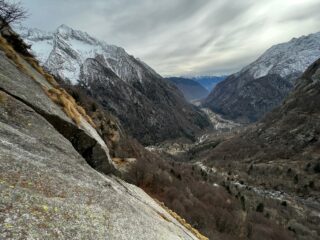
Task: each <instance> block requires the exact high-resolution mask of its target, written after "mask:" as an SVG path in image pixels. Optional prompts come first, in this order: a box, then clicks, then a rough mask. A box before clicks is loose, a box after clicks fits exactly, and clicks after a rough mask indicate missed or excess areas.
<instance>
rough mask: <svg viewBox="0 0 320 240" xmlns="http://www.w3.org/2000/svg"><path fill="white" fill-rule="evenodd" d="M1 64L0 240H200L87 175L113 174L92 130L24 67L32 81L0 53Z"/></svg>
mask: <svg viewBox="0 0 320 240" xmlns="http://www.w3.org/2000/svg"><path fill="white" fill-rule="evenodd" d="M0 61H1V64H0V79H1V81H0V160H1V161H0V239H123V240H127V239H177V240H178V239H197V238H196V237H195V236H194V235H192V233H191V232H189V231H188V230H187V229H186V228H185V227H183V226H182V225H181V224H179V223H178V221H176V220H175V219H174V218H173V217H172V216H171V215H170V214H168V213H167V212H166V211H165V210H164V209H163V208H162V207H161V206H160V205H158V204H157V203H156V202H155V201H154V200H153V199H152V198H150V197H149V196H148V195H147V194H145V193H144V192H143V191H142V190H141V189H139V188H137V187H135V186H133V185H130V184H127V183H125V182H123V181H122V180H120V179H118V178H117V177H114V176H111V175H109V176H107V175H104V174H101V173H99V172H97V171H96V170H95V169H93V168H92V167H90V166H89V164H90V165H91V166H93V167H95V168H96V169H98V170H99V171H102V172H105V171H109V170H110V169H111V166H112V165H111V162H110V158H109V155H108V148H107V147H106V146H105V144H104V143H103V141H102V140H101V138H100V137H99V135H98V134H97V133H96V131H95V129H94V128H93V127H91V125H90V124H89V123H88V122H86V120H85V119H81V121H80V123H79V125H76V124H74V123H73V122H72V121H71V120H70V119H69V118H68V117H67V115H66V114H65V113H64V112H63V111H62V110H61V109H60V107H59V106H58V105H56V104H55V103H53V102H52V101H51V100H50V98H49V97H48V96H47V95H46V94H45V93H44V90H43V88H42V87H41V86H42V85H46V86H47V87H52V86H51V85H50V84H49V83H48V82H46V80H45V78H44V77H43V76H42V75H41V74H39V73H37V72H36V71H35V70H34V69H33V68H32V67H31V66H30V65H29V64H28V63H27V62H22V65H21V66H23V69H26V68H28V73H29V74H26V72H24V71H21V67H19V68H18V67H16V65H15V64H14V62H12V61H11V60H9V59H8V58H7V57H6V56H5V55H4V53H3V52H2V51H0ZM19 61H22V59H20V60H19ZM31 76H33V77H32V78H31ZM72 136H73V137H72ZM80 142H81V143H80ZM88 163H89V164H88ZM109 164H110V165H109ZM106 166H107V167H108V169H105V168H104V167H106Z"/></svg>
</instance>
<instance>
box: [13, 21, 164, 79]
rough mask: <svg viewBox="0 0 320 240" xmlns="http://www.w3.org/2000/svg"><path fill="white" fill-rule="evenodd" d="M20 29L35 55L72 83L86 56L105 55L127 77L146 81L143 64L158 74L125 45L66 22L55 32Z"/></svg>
mask: <svg viewBox="0 0 320 240" xmlns="http://www.w3.org/2000/svg"><path fill="white" fill-rule="evenodd" d="M17 31H18V32H19V33H20V34H21V36H22V38H23V39H24V40H25V41H26V42H27V43H28V44H31V45H32V51H33V53H34V55H35V56H36V57H37V58H38V59H39V60H40V62H41V63H42V64H43V65H44V66H45V67H46V68H47V69H50V70H51V71H52V72H53V73H54V74H56V75H58V76H60V77H61V78H63V79H66V80H69V81H70V82H71V83H72V84H77V83H78V82H79V79H80V73H81V68H82V66H83V64H84V62H85V61H86V59H89V58H97V57H99V58H100V59H103V61H104V62H105V64H106V65H107V66H108V67H109V68H110V69H111V70H112V71H113V72H114V73H115V74H116V75H117V76H118V77H119V78H120V79H122V80H125V81H143V79H146V78H145V77H144V76H143V71H142V68H146V67H147V68H148V70H149V71H150V72H152V74H156V73H155V72H154V71H153V70H152V69H151V68H150V67H149V66H147V65H146V64H144V63H142V61H139V60H137V59H135V58H134V57H132V56H130V55H129V54H128V53H126V51H125V50H124V49H123V48H121V47H117V46H114V45H109V44H107V43H105V42H103V41H99V40H98V39H96V38H93V37H91V36H90V35H89V34H88V33H86V32H83V31H79V30H74V29H72V28H71V27H69V26H67V25H65V24H62V25H60V26H59V27H58V28H57V29H56V30H55V31H54V32H52V33H51V32H45V31H41V30H39V29H28V28H23V27H20V28H18V29H17ZM158 76H159V75H158Z"/></svg>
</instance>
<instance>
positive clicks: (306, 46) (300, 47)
mask: <svg viewBox="0 0 320 240" xmlns="http://www.w3.org/2000/svg"><path fill="white" fill-rule="evenodd" d="M319 56H320V32H318V33H313V34H310V35H307V36H301V37H299V38H293V39H291V40H290V41H289V42H286V43H281V44H277V45H274V46H272V47H271V48H269V49H268V50H267V51H266V52H265V53H264V54H262V55H261V56H260V57H259V58H258V59H257V60H256V61H255V62H253V63H252V64H250V65H248V66H247V67H245V68H243V69H242V70H241V71H240V73H238V74H242V73H244V72H246V71H249V74H250V75H251V76H253V77H254V79H258V78H261V77H264V76H266V75H268V74H276V75H280V76H281V77H286V76H289V75H292V74H296V73H299V72H300V73H302V72H304V71H305V70H306V68H307V67H308V66H309V65H310V64H312V63H313V62H314V61H315V60H316V59H318V58H319Z"/></svg>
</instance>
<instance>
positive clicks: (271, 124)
mask: <svg viewBox="0 0 320 240" xmlns="http://www.w3.org/2000/svg"><path fill="white" fill-rule="evenodd" d="M319 99H320V59H319V60H318V61H316V62H315V63H314V64H312V65H311V66H310V67H309V68H308V70H307V71H306V72H305V73H304V74H303V75H302V77H301V78H300V79H299V80H298V81H297V85H296V87H295V90H294V91H293V92H292V93H291V94H290V95H289V96H288V98H286V100H285V101H284V103H283V104H282V105H281V106H280V107H278V108H276V109H275V110H274V111H272V112H271V113H269V114H268V115H267V116H266V117H265V118H264V119H263V121H262V122H261V123H260V124H258V125H257V126H255V127H253V128H251V129H249V130H247V131H246V133H244V134H241V135H240V136H237V137H234V138H232V139H230V140H228V141H226V142H224V143H222V144H220V145H218V146H217V147H216V148H215V149H214V150H211V151H209V152H207V153H206V154H205V159H206V160H205V162H206V164H207V165H209V166H214V167H215V168H216V169H218V172H219V171H220V172H226V173H228V175H227V176H228V180H229V181H231V180H232V181H233V182H236V183H237V184H238V188H239V186H240V187H241V188H243V192H242V193H241V194H242V195H243V196H244V199H246V200H247V204H248V199H249V198H250V197H248V195H249V194H253V193H254V194H255V195H257V194H262V193H268V194H269V196H270V195H271V196H273V198H275V199H277V200H278V204H279V201H280V203H281V202H282V203H281V205H278V207H277V208H276V210H275V211H274V210H273V213H272V215H275V216H282V217H281V218H284V219H282V220H280V219H281V218H280V219H279V218H278V221H282V222H283V223H284V224H285V225H286V226H287V227H288V229H289V230H291V231H293V232H294V233H295V234H296V236H297V238H298V239H320V228H319V226H320V195H319V193H320V151H319V150H320V103H319ZM249 190H251V192H249ZM239 191H240V190H239V189H238V190H237V192H239ZM244 191H246V193H244ZM241 194H240V195H241ZM238 195H239V194H238ZM264 198H265V199H266V197H264ZM263 201H265V202H264V204H265V208H269V209H270V205H271V204H270V202H268V201H266V200H263ZM256 204H258V203H256ZM256 206H257V205H256ZM279 206H281V207H279ZM284 208H285V209H284ZM289 208H290V209H291V210H289ZM262 211H263V210H262ZM301 216H303V217H301Z"/></svg>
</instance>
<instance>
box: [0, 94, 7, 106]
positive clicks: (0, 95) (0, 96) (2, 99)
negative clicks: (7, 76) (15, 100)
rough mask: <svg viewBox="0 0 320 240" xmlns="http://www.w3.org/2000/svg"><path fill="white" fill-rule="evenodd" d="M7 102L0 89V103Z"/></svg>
mask: <svg viewBox="0 0 320 240" xmlns="http://www.w3.org/2000/svg"><path fill="white" fill-rule="evenodd" d="M6 102H7V95H5V94H4V93H3V92H1V91H0V103H6Z"/></svg>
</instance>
